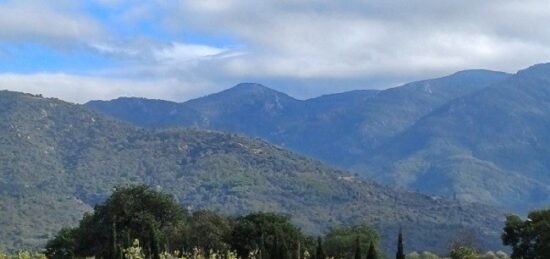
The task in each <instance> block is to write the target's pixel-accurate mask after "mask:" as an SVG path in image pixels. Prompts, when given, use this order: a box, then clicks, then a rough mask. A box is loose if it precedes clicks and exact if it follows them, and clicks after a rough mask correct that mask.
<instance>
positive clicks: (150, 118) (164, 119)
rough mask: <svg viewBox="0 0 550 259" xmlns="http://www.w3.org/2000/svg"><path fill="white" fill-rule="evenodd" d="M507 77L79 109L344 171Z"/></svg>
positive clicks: (479, 74) (488, 74)
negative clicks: (241, 141) (243, 142)
mask: <svg viewBox="0 0 550 259" xmlns="http://www.w3.org/2000/svg"><path fill="white" fill-rule="evenodd" d="M506 77H508V74H505V73H501V72H493V71H486V70H469V71H462V72H458V73H456V74H453V75H450V76H447V77H443V78H438V79H432V80H425V81H419V82H414V83H410V84H406V85H404V86H401V87H396V88H391V89H388V90H384V91H377V90H359V91H352V92H345V93H340V94H332V95H325V96H321V97H318V98H313V99H308V100H305V101H301V100H297V99H294V98H292V97H290V96H288V95H286V94H284V93H280V92H277V91H274V90H272V89H269V88H267V87H265V86H262V85H260V84H252V83H243V84H239V85H237V86H235V87H233V88H231V89H228V90H225V91H222V92H220V93H216V94H212V95H208V96H206V97H203V98H198V99H194V100H190V101H187V102H184V103H180V104H178V103H173V102H166V101H160V100H147V99H142V98H119V99H116V100H113V101H91V102H89V103H87V104H86V105H87V106H88V107H90V108H92V109H94V110H96V111H100V112H102V113H105V114H108V115H110V116H112V117H115V118H118V119H122V120H125V121H128V122H131V123H134V124H137V125H140V126H152V127H159V126H160V127H167V126H190V127H196V128H206V129H215V130H221V131H226V132H236V133H242V134H246V135H248V136H254V137H261V138H264V139H266V140H268V141H270V142H272V143H275V144H277V145H282V146H285V147H289V148H290V149H292V150H295V151H298V152H300V153H303V154H306V155H309V156H312V157H315V158H318V159H321V160H323V161H327V162H330V163H332V164H334V165H338V166H342V167H350V166H352V165H354V164H356V163H359V162H361V161H363V160H364V158H365V156H366V155H367V154H368V152H370V151H371V150H372V149H373V148H375V147H378V146H379V145H380V144H382V143H384V142H385V140H387V139H388V138H390V137H392V136H394V135H395V134H397V133H399V132H401V131H403V130H404V129H406V128H407V127H408V126H410V125H412V124H413V123H414V122H415V121H416V120H418V119H419V118H420V117H422V116H423V115H425V114H427V113H428V112H430V111H432V110H434V109H435V108H438V107H439V106H441V105H443V104H444V103H446V102H448V101H449V100H452V99H454V98H456V97H459V96H463V95H466V94H469V93H472V92H474V91H476V90H480V89H482V88H484V87H486V86H488V85H490V84H493V83H495V82H498V81H501V80H503V79H504V78H506Z"/></svg>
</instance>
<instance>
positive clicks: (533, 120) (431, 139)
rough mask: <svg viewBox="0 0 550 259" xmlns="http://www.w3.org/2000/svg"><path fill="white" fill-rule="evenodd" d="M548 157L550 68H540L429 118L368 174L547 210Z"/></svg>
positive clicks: (386, 149) (377, 156)
mask: <svg viewBox="0 0 550 259" xmlns="http://www.w3.org/2000/svg"><path fill="white" fill-rule="evenodd" d="M549 154H550V64H540V65H535V66H533V67H530V68H528V69H525V70H522V71H519V72H518V73H517V74H516V75H513V76H511V77H509V78H508V79H506V80H504V81H502V82H500V83H497V84H495V85H493V86H490V87H487V88H485V89H483V90H481V91H478V92H475V93H473V94H470V95H466V96H463V97H460V98H457V99H455V100H453V101H451V102H449V103H447V104H445V105H444V106H442V107H440V108H438V109H436V110H435V111H433V112H431V113H429V114H428V115H426V116H425V117H423V118H422V119H420V120H418V121H417V122H416V123H415V124H414V125H413V126H411V127H410V128H409V129H407V130H406V131H405V132H403V133H401V134H400V135H398V136H396V137H395V138H393V139H392V140H391V141H389V142H388V143H387V144H386V145H384V146H383V147H381V148H380V149H378V150H376V152H373V156H374V158H372V159H367V160H366V161H367V162H366V163H365V165H366V166H368V167H369V169H368V170H365V172H369V175H370V176H372V177H373V178H375V179H379V180H383V181H385V182H390V183H395V184H398V185H401V186H407V187H409V188H412V189H418V190H422V191H424V192H430V193H437V194H441V195H444V196H447V197H451V196H452V195H453V193H455V194H456V195H457V196H458V198H462V199H464V200H476V201H483V202H487V203H490V204H497V205H500V206H503V207H508V206H511V207H514V208H515V209H517V210H520V211H526V210H527V209H533V208H537V207H539V208H540V207H546V206H548V204H550V173H549V172H550V156H549ZM371 157H372V156H371Z"/></svg>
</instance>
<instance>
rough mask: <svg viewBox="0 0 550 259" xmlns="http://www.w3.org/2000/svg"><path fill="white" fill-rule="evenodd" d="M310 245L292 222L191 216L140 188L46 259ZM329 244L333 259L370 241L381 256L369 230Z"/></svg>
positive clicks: (276, 252)
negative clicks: (356, 241)
mask: <svg viewBox="0 0 550 259" xmlns="http://www.w3.org/2000/svg"><path fill="white" fill-rule="evenodd" d="M311 240H313V239H312V238H311V237H306V236H305V235H304V233H302V231H301V230H300V229H299V228H297V227H296V226H294V225H293V224H292V223H291V222H290V217H288V216H284V215H279V214H275V213H253V214H249V215H246V216H240V217H236V218H232V217H231V218H228V217H223V216H221V215H217V214H215V213H213V212H207V211H202V212H196V213H194V214H193V215H188V213H187V211H185V210H184V209H183V208H181V207H180V206H179V205H178V204H177V203H176V202H175V200H174V199H173V198H172V197H171V196H170V195H167V194H163V193H160V192H156V191H153V190H152V189H151V188H149V187H146V186H143V185H139V186H131V187H119V188H117V189H116V190H115V191H114V192H113V194H112V196H111V197H110V198H109V199H107V201H106V202H105V203H104V204H101V205H97V206H96V207H95V208H94V212H93V213H91V214H86V215H85V216H84V218H83V219H82V220H81V221H80V224H79V226H78V227H76V228H71V229H62V230H61V231H60V232H59V233H58V234H57V236H56V237H55V238H53V239H52V240H50V241H49V242H48V244H47V245H46V255H47V256H48V258H54V259H65V258H74V257H77V258H84V257H96V258H113V259H116V258H137V257H139V256H144V257H146V258H154V259H160V258H161V255H163V254H166V253H172V254H178V253H181V254H182V255H192V254H196V253H200V254H202V255H203V256H206V257H209V256H212V254H214V253H216V254H217V255H220V256H222V257H223V255H226V254H227V253H228V252H231V253H233V254H234V255H236V256H238V257H240V258H249V257H250V255H255V257H254V258H273V259H290V258H304V257H305V255H307V254H309V252H308V251H313V249H314V246H313V245H312V244H313V242H312V241H311ZM325 240H326V241H325V243H324V244H321V247H320V249H324V251H326V254H327V256H329V257H334V258H351V254H352V253H353V251H354V249H357V247H354V245H353V241H350V240H365V243H366V244H368V245H366V246H365V251H369V250H368V249H370V250H372V251H370V252H369V255H370V254H372V252H375V250H379V248H378V247H377V246H378V245H377V244H378V242H377V240H378V236H377V234H376V232H375V231H374V230H373V229H372V228H370V227H368V226H366V225H361V226H355V227H350V228H345V229H333V230H331V231H330V232H329V234H328V235H327V236H326V238H325ZM375 244H376V246H375ZM361 245H362V246H363V244H361ZM175 251H178V252H175ZM377 253H379V252H376V253H375V254H377ZM323 254H324V253H319V255H317V254H316V255H315V256H322V255H323ZM322 258H324V256H323V257H322ZM367 258H370V257H367ZM373 258H374V259H376V258H379V257H377V256H375V257H373Z"/></svg>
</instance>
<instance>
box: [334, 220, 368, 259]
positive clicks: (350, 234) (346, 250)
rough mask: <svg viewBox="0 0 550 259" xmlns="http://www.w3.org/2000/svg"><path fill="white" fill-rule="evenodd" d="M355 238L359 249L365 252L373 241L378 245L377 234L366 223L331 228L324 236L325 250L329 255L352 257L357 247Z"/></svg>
mask: <svg viewBox="0 0 550 259" xmlns="http://www.w3.org/2000/svg"><path fill="white" fill-rule="evenodd" d="M357 239H359V246H360V249H361V251H364V252H365V253H366V252H367V251H368V249H369V246H370V244H371V243H373V245H374V246H376V247H377V246H378V234H377V233H376V231H375V230H374V229H373V228H371V227H370V226H368V225H357V226H351V227H345V228H333V229H331V230H330V231H329V233H327V235H326V236H325V242H324V247H325V252H326V254H327V256H329V257H335V258H353V257H354V256H355V255H354V251H355V250H356V248H357Z"/></svg>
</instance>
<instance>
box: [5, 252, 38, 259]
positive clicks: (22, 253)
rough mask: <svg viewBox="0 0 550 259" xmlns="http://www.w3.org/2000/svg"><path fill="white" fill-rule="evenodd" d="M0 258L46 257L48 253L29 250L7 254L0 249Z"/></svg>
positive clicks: (33, 258)
mask: <svg viewBox="0 0 550 259" xmlns="http://www.w3.org/2000/svg"><path fill="white" fill-rule="evenodd" d="M0 259H46V255H44V254H41V253H32V252H29V251H25V250H23V251H19V252H17V253H15V254H11V255H10V254H5V253H2V251H0Z"/></svg>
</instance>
